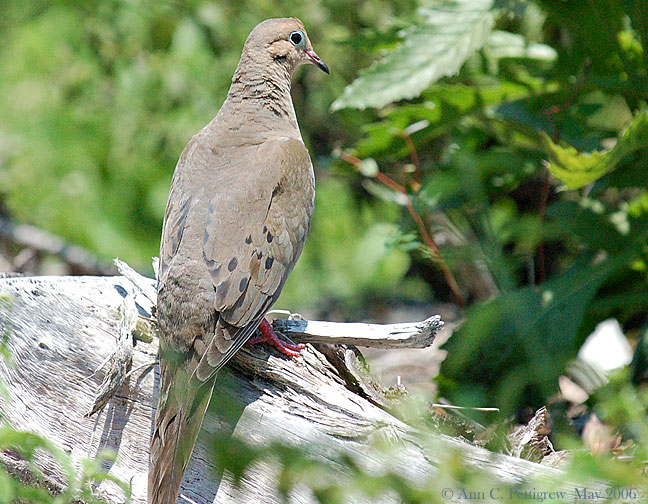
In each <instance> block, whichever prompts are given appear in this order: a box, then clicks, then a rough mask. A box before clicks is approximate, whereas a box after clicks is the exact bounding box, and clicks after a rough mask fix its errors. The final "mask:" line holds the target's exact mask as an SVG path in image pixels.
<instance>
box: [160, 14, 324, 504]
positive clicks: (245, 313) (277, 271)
mask: <svg viewBox="0 0 648 504" xmlns="http://www.w3.org/2000/svg"><path fill="white" fill-rule="evenodd" d="M302 64H314V65H316V66H317V67H319V68H320V69H321V70H323V71H324V72H326V73H327V74H328V73H329V68H328V66H327V65H326V64H325V63H324V62H323V61H322V60H321V59H320V57H319V56H318V55H317V53H316V52H315V51H314V50H313V47H312V45H311V42H310V40H309V38H308V35H307V34H306V30H305V28H304V25H303V23H302V22H301V21H300V20H299V19H297V18H277V19H268V20H265V21H263V22H261V23H259V24H258V25H257V26H256V27H255V28H254V29H253V30H252V31H251V32H250V35H249V36H248V38H247V40H246V42H245V44H244V46H243V51H242V54H241V59H240V61H239V64H238V66H237V68H236V71H235V73H234V76H233V77H232V84H231V86H230V89H229V92H228V94H227V97H226V99H225V101H224V103H223V104H222V106H221V108H220V110H219V111H218V113H217V115H216V117H215V118H214V119H213V120H212V121H211V122H209V123H208V124H207V125H206V126H205V127H204V128H203V129H202V130H201V131H200V132H198V133H197V134H196V135H195V136H194V137H193V138H192V139H191V140H190V141H189V142H188V144H187V145H186V147H185V148H184V150H183V151H182V154H181V155H180V158H179V160H178V162H177V164H176V168H175V171H174V174H173V179H172V182H171V188H170V191H169V198H168V201H167V207H166V211H165V217H164V223H163V226H162V239H161V244H160V260H159V266H158V293H157V308H156V317H157V320H158V325H159V328H160V349H159V361H160V397H159V401H158V406H157V411H156V416H155V421H154V427H153V435H152V438H151V448H150V465H149V473H148V503H149V504H174V503H175V502H176V500H177V498H178V494H179V492H180V485H181V483H182V477H183V473H184V471H185V468H186V467H187V464H188V462H189V459H190V458H191V453H192V451H193V447H194V444H195V441H196V437H197V435H198V432H199V430H200V426H201V424H202V421H203V418H204V415H205V411H206V409H207V406H208V405H209V402H210V399H211V396H212V394H213V393H214V383H215V381H216V375H217V372H218V371H219V369H221V368H222V367H223V366H224V365H225V364H226V363H227V362H228V360H229V359H231V358H232V356H233V355H234V354H235V352H236V351H237V350H239V349H240V348H241V346H242V345H244V344H245V343H246V342H248V340H250V338H251V337H252V336H253V335H254V334H255V332H256V330H257V328H259V329H260V332H261V336H260V337H259V338H254V341H256V340H259V339H260V340H264V341H269V342H272V343H273V344H275V345H276V346H278V347H279V349H280V350H281V351H283V352H284V353H286V354H289V355H298V351H299V350H300V349H302V348H303V345H292V344H288V343H286V342H283V341H281V340H280V339H279V338H277V336H276V334H275V333H274V331H272V327H271V326H270V325H269V324H268V322H267V321H266V320H265V318H264V315H265V314H266V312H267V311H268V310H269V308H270V307H271V306H272V305H273V303H274V302H275V301H276V300H277V298H278V297H279V294H280V293H281V290H282V288H283V286H284V284H285V282H286V279H287V278H288V275H289V274H290V272H291V271H292V269H293V267H294V265H295V263H296V261H297V259H298V257H299V255H300V254H301V251H302V248H303V246H304V242H305V240H306V236H307V235H308V232H309V230H310V225H311V220H312V216H313V209H314V204H315V177H314V173H313V165H312V162H311V159H310V156H309V153H308V150H307V148H306V147H305V145H304V142H303V140H302V137H301V133H300V129H299V125H298V123H297V117H296V114H295V109H294V106H293V103H292V98H291V94H290V93H291V80H292V75H293V72H294V71H295V70H296V69H297V67H299V66H300V65H302Z"/></svg>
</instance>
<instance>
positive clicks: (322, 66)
mask: <svg viewBox="0 0 648 504" xmlns="http://www.w3.org/2000/svg"><path fill="white" fill-rule="evenodd" d="M305 52H306V55H307V56H308V57H309V58H310V60H311V61H312V62H313V63H315V64H316V65H317V66H318V67H320V69H321V70H322V71H324V72H326V73H327V74H330V73H331V72H330V71H329V67H328V66H327V65H326V63H324V62H323V61H322V59H321V58H320V57H319V56H318V55H317V54H316V53H315V51H309V50H306V51H305Z"/></svg>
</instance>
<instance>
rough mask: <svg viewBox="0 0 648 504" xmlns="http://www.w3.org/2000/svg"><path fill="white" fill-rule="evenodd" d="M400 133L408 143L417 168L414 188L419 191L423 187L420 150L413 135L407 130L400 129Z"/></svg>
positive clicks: (411, 157) (413, 162)
mask: <svg viewBox="0 0 648 504" xmlns="http://www.w3.org/2000/svg"><path fill="white" fill-rule="evenodd" d="M399 133H400V136H401V137H402V138H403V140H405V143H406V144H407V149H408V150H409V154H410V159H411V160H412V164H413V165H414V168H416V170H415V171H414V180H415V181H416V187H415V188H414V189H415V191H418V190H419V189H420V188H421V163H420V161H419V157H418V152H417V151H416V145H414V141H413V140H412V137H411V136H410V135H409V133H407V131H405V130H400V131H399Z"/></svg>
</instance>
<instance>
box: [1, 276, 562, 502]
mask: <svg viewBox="0 0 648 504" xmlns="http://www.w3.org/2000/svg"><path fill="white" fill-rule="evenodd" d="M122 273H124V274H125V275H126V276H123V275H122V276H116V277H33V278H7V279H0V293H1V294H3V295H5V296H8V297H9V301H8V302H7V303H5V304H3V306H2V312H1V313H0V317H1V319H0V320H1V323H2V326H3V330H4V331H5V332H6V333H8V336H9V339H8V346H9V350H10V354H11V364H10V365H5V364H4V363H1V364H0V380H2V381H3V382H4V383H6V384H7V385H8V389H9V392H10V398H9V401H8V402H7V403H5V404H2V414H3V415H4V418H5V419H6V420H8V421H9V422H10V423H11V424H12V425H13V426H14V427H16V428H18V429H22V430H29V431H33V432H36V433H38V434H41V435H43V436H44V437H46V438H48V439H49V440H51V441H53V442H54V443H56V444H57V445H58V446H60V447H62V448H64V449H65V450H67V451H68V452H70V453H71V454H72V456H73V458H74V459H75V460H81V459H83V458H88V457H89V458H93V457H95V456H97V454H98V453H100V452H101V451H103V450H113V451H114V452H116V453H117V459H116V461H115V462H114V463H107V465H106V467H105V468H106V469H108V470H109V471H110V474H112V475H114V476H116V477H117V478H119V479H121V480H124V481H130V482H131V484H132V493H133V502H135V503H144V502H145V495H146V480H147V470H148V449H149V439H150V435H151V429H152V419H153V415H154V405H155V404H156V403H157V389H158V374H157V365H153V364H154V362H155V359H156V354H157V338H155V337H151V335H150V332H151V331H153V325H152V323H151V322H147V319H150V318H151V316H152V312H153V306H152V299H153V298H154V295H155V294H154V293H155V289H154V287H153V281H152V280H150V279H144V278H143V277H140V276H139V275H137V274H136V273H134V272H132V271H131V270H128V269H127V268H126V267H122ZM278 324H280V325H281V327H282V328H283V329H286V330H289V333H290V335H291V336H292V337H293V338H294V339H300V338H299V336H300V331H302V332H304V331H305V332H306V333H308V326H310V329H311V330H312V331H311V333H310V334H305V335H303V338H302V339H303V340H304V341H318V342H320V343H323V342H326V341H329V342H333V341H341V340H343V341H344V342H345V343H347V344H348V343H353V342H354V340H353V337H354V334H353V333H356V332H357V333H358V335H359V336H358V337H359V338H360V339H361V341H362V344H363V345H370V344H372V342H371V339H372V337H371V334H374V344H376V345H377V346H383V347H387V346H390V345H391V346H402V345H403V342H402V341H403V339H406V338H407V337H409V336H403V334H404V333H407V332H408V331H409V332H412V331H414V332H416V335H415V336H412V338H414V340H415V343H413V345H416V346H425V344H430V343H431V342H432V339H433V338H434V334H435V332H436V331H437V330H438V329H439V327H441V325H442V323H441V322H440V320H439V318H438V317H436V318H434V317H432V318H430V319H428V320H427V321H425V322H424V323H419V324H409V325H407V324H405V325H398V326H399V327H391V326H383V327H373V328H371V327H369V329H367V328H366V327H365V328H364V329H363V327H362V324H358V325H345V324H341V325H339V326H338V325H336V326H334V329H332V330H331V329H330V328H329V329H330V330H328V332H327V330H325V329H322V328H323V325H326V324H324V323H309V322H305V321H301V322H298V323H293V322H287V321H281V322H279V323H278ZM405 326H408V327H405ZM332 327H333V326H332ZM345 327H346V328H345ZM300 328H301V329H300ZM349 329H352V332H353V333H351V334H349V332H348V330H349ZM327 334H328V336H327ZM376 334H377V335H378V336H376ZM134 335H135V336H134ZM336 338H338V339H336ZM340 338H341V339H340ZM390 338H391V339H390ZM322 349H323V350H325V351H320V350H319V349H318V348H317V347H315V346H313V344H308V345H307V348H306V349H305V350H304V351H303V352H302V356H301V357H299V358H297V359H290V360H289V359H287V358H285V357H284V356H281V355H279V354H277V353H275V352H274V351H270V352H269V351H268V349H267V348H266V347H260V346H256V347H245V348H244V349H242V350H241V351H239V352H238V353H237V355H236V356H235V358H234V359H233V360H232V361H230V364H229V365H228V370H227V372H224V373H221V376H220V377H219V382H218V383H217V385H216V389H215V392H214V397H213V399H212V406H213V407H212V408H211V409H210V413H208V416H207V417H206V419H205V422H204V425H203V432H202V433H201V436H200V438H199V441H198V444H197V446H196V449H195V451H194V454H193V457H192V459H191V462H190V465H189V467H188V468H187V471H186V473H185V478H184V481H183V486H182V491H181V497H180V499H179V501H178V502H193V503H197V504H206V503H242V502H263V503H278V502H281V498H280V493H279V491H278V489H277V488H278V484H277V478H276V476H277V471H276V468H274V467H273V466H272V465H271V464H269V463H265V462H261V463H256V464H254V465H253V467H252V468H251V470H250V471H248V473H246V475H245V477H244V478H243V480H242V482H241V485H240V486H238V487H237V486H235V485H234V484H233V479H232V477H231V475H230V474H229V473H224V474H221V475H220V476H219V475H218V474H217V473H216V471H215V470H214V469H213V468H212V466H211V460H212V457H211V456H210V447H212V448H213V445H212V443H211V439H212V436H213V435H214V434H215V433H218V434H220V435H222V434H223V433H227V434H228V435H229V434H231V435H233V436H237V437H240V438H241V439H244V440H245V441H246V442H248V443H251V444H253V445H265V444H268V443H272V442H275V441H281V442H283V443H286V444H289V445H292V446H297V447H302V446H303V447H305V449H307V453H308V455H309V456H310V457H313V458H314V459H317V460H320V461H324V462H326V461H330V463H331V470H332V471H340V470H342V469H341V468H340V467H339V466H338V465H337V464H336V462H335V455H336V454H339V453H347V454H350V455H351V456H352V457H353V458H354V459H355V460H357V461H360V462H361V463H362V464H363V465H364V466H365V467H367V468H371V470H372V471H376V472H377V473H380V472H382V471H387V470H389V471H395V472H397V473H399V474H401V475H403V476H405V477H407V478H409V479H410V480H411V481H413V482H421V481H428V480H429V479H430V478H431V477H433V476H434V475H435V474H437V472H438V470H439V469H438V468H439V466H440V465H441V464H443V463H444V460H445V458H444V457H446V456H447V455H448V454H449V453H455V452H457V451H458V452H460V453H461V455H462V457H463V459H464V460H465V461H466V463H467V464H468V465H469V466H472V467H474V468H478V470H480V471H481V472H483V473H484V474H485V475H487V476H489V477H490V478H491V479H492V480H493V481H496V482H501V483H502V484H507V485H511V484H516V483H519V482H521V481H523V480H524V479H525V478H528V477H530V476H534V477H537V476H538V475H544V476H547V477H549V478H550V479H553V478H554V477H557V476H559V475H560V473H559V472H558V471H556V470H553V469H548V468H545V467H542V466H540V465H537V464H533V463H530V462H528V461H525V460H521V459H516V458H513V457H508V456H504V455H498V454H493V453H490V452H488V451H486V450H484V449H481V448H477V447H474V446H471V445H468V444H466V443H463V442H461V441H459V440H455V439H452V438H449V437H447V436H443V435H434V439H433V440H432V441H431V440H430V439H429V434H426V436H427V437H425V438H424V437H422V436H421V433H419V432H417V431H416V430H415V429H414V428H412V427H410V426H408V425H406V424H405V423H403V422H402V421H400V420H399V419H397V418H395V417H394V416H392V415H391V414H390V413H388V412H387V411H386V410H385V409H383V408H382V407H381V405H382V404H384V402H385V401H386V400H387V399H386V398H385V394H384V391H383V390H382V388H381V387H380V386H378V385H377V384H372V383H371V381H370V379H368V378H367V376H366V372H364V371H363V370H362V367H361V366H356V369H354V364H353V363H354V362H357V358H356V354H355V352H354V351H353V350H350V349H347V348H346V347H342V346H336V347H333V346H327V347H326V348H325V347H322ZM129 369H130V371H128V372H126V371H125V370H129ZM363 373H364V374H363ZM97 396H99V397H98V399H99V400H100V402H99V403H96V402H95V398H96V397H97ZM102 396H103V399H102ZM101 401H103V402H101ZM224 405H225V406H224ZM104 406H105V407H104ZM219 406H220V408H219ZM226 406H231V407H229V410H228V411H227V412H225V411H224V407H226ZM92 409H96V410H97V411H98V412H97V413H96V414H94V415H92V416H90V417H88V416H87V413H88V412H89V411H91V410H92ZM225 409H227V408H225ZM219 411H220V413H219ZM384 438H387V439H391V440H394V441H396V442H397V443H399V449H398V451H397V452H396V454H395V455H392V456H390V457H389V458H388V459H387V460H385V457H382V456H381V455H380V453H378V452H377V451H376V450H375V449H374V448H373V447H372V446H373V443H372V441H373V440H375V439H384ZM2 460H3V462H4V463H5V465H7V466H8V467H9V468H12V467H13V470H14V472H15V471H18V470H19V469H20V461H19V460H16V459H15V457H13V456H11V454H7V453H5V454H3V455H2ZM43 465H44V471H45V474H47V475H48V477H49V478H50V480H51V482H52V484H53V485H55V486H56V485H63V484H64V480H63V476H62V474H61V473H60V471H59V469H58V468H57V467H56V466H55V465H54V464H51V465H48V464H47V462H44V463H43ZM95 493H96V495H97V496H99V497H100V498H102V499H103V500H105V501H106V502H110V503H113V502H115V503H116V502H122V501H123V495H122V493H121V490H119V489H118V488H117V487H116V486H114V485H113V484H112V483H110V482H103V483H101V484H100V485H98V486H97V488H96V489H95ZM434 497H435V498H438V496H434ZM289 502H298V503H310V502H316V499H315V497H314V496H313V494H312V491H311V490H310V489H308V488H306V486H305V485H298V486H297V487H295V488H294V489H293V490H292V493H291V494H290V496H289ZM354 502H399V499H397V498H396V496H387V495H386V496H384V497H381V498H380V499H373V500H365V501H362V500H354Z"/></svg>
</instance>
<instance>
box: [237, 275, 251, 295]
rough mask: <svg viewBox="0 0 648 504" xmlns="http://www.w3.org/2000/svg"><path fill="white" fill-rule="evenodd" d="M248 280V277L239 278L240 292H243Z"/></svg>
mask: <svg viewBox="0 0 648 504" xmlns="http://www.w3.org/2000/svg"><path fill="white" fill-rule="evenodd" d="M249 281H250V277H245V278H241V283H240V284H239V291H240V292H243V291H244V290H245V288H246V287H247V284H248V282H249Z"/></svg>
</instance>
